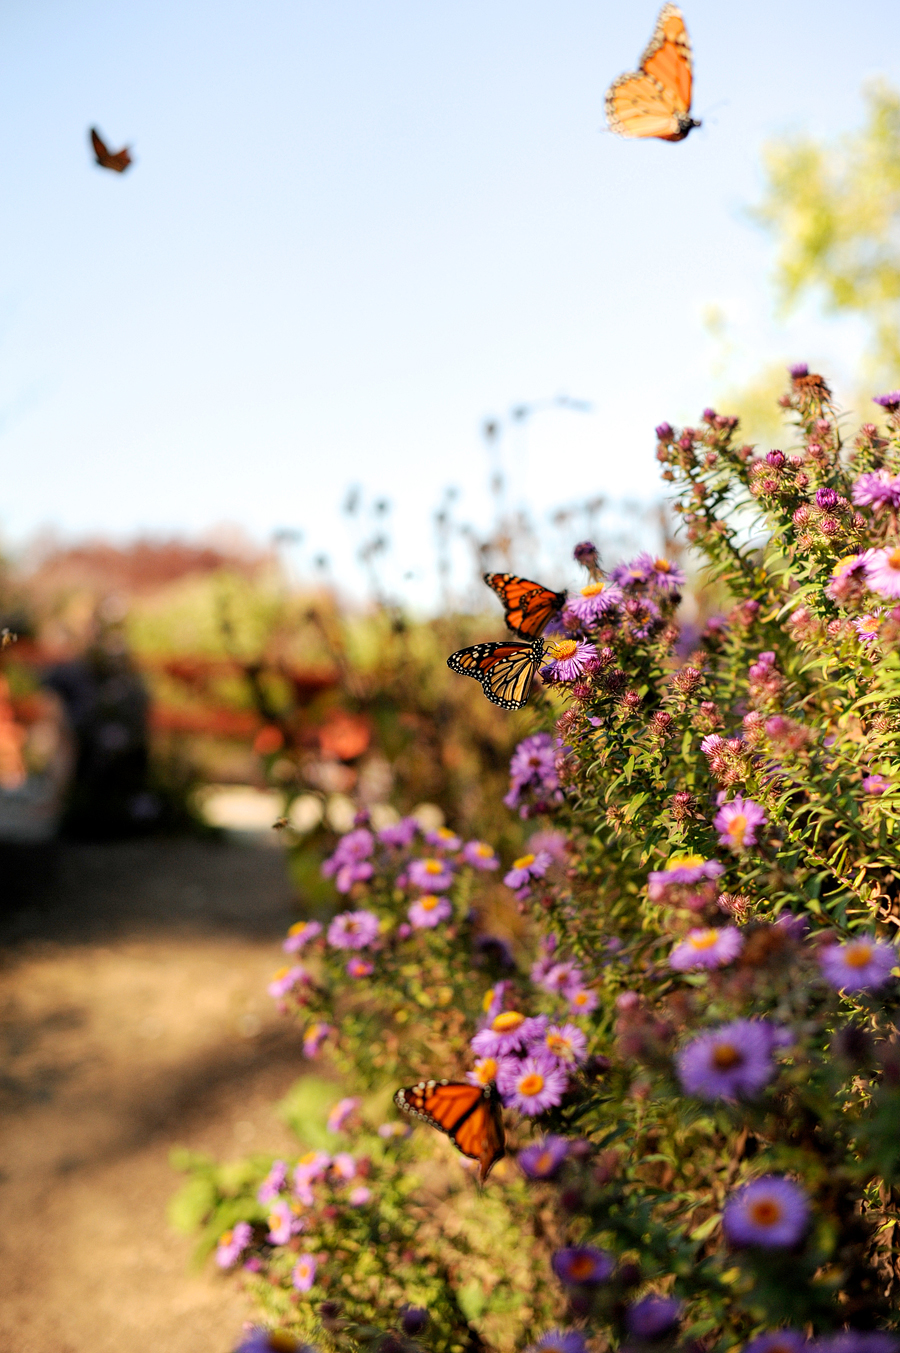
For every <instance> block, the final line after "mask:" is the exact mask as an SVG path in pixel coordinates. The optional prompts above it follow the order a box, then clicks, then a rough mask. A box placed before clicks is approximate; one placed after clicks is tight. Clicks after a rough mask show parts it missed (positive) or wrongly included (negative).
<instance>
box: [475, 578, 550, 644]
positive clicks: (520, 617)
mask: <svg viewBox="0 0 900 1353" xmlns="http://www.w3.org/2000/svg"><path fill="white" fill-rule="evenodd" d="M484 581H485V582H486V583H487V585H488V587H490V588H492V589H493V591H495V592H496V593H497V596H498V597H499V598H500V600H501V602H502V603H503V611H504V615H505V617H506V623H507V625H508V627H509V628H510V629H511V630H513V631H514V632H515V633H516V634H520V635H521V636H522V638H523V639H536V638H537V637H538V635H539V634H543V632H544V630H545V629H546V628H547V625H548V624H549V622H550V620H551V618H552V617H553V616H554V615H556V614H557V613H558V612H559V611H561V610H562V608H563V607H564V606H565V604H566V593H565V592H551V591H550V589H549V587H543V586H542V585H541V584H540V583H533V582H531V581H530V580H529V579H528V578H519V577H517V576H516V574H515V573H486V574H485V575H484Z"/></svg>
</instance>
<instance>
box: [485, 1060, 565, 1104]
mask: <svg viewBox="0 0 900 1353" xmlns="http://www.w3.org/2000/svg"><path fill="white" fill-rule="evenodd" d="M568 1086H569V1079H568V1076H567V1075H566V1073H565V1071H564V1070H563V1068H562V1067H561V1066H560V1064H559V1062H557V1061H556V1060H555V1059H554V1058H552V1057H545V1056H543V1055H542V1054H539V1055H538V1056H536V1057H534V1056H531V1057H525V1058H523V1060H522V1061H521V1062H519V1063H518V1064H517V1065H507V1064H504V1065H501V1067H500V1068H499V1071H498V1073H497V1088H498V1090H499V1091H500V1094H501V1095H502V1096H503V1102H504V1104H507V1105H508V1106H509V1107H510V1108H512V1109H518V1110H519V1112H520V1113H524V1114H528V1115H529V1117H534V1116H535V1115H536V1114H541V1113H544V1112H545V1111H546V1110H547V1109H552V1108H553V1107H554V1105H556V1104H561V1103H562V1098H563V1095H564V1094H565V1093H566V1090H567V1089H568Z"/></svg>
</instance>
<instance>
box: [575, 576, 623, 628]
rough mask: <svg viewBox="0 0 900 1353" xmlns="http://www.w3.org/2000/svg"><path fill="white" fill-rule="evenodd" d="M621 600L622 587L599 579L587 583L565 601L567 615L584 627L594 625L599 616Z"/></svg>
mask: <svg viewBox="0 0 900 1353" xmlns="http://www.w3.org/2000/svg"><path fill="white" fill-rule="evenodd" d="M621 601H622V589H621V587H617V586H616V584H615V583H611V582H606V581H604V580H603V579H599V580H598V581H597V582H591V583H588V585H587V587H582V589H581V591H580V592H579V593H578V594H577V595H576V596H574V597H569V600H568V601H567V602H566V612H567V614H568V615H571V616H574V618H575V619H576V620H578V621H580V622H581V624H582V625H584V626H585V627H586V628H588V629H590V628H591V626H593V625H596V624H597V622H598V620H599V619H600V617H601V616H603V615H606V613H607V612H608V611H611V610H612V609H613V608H614V607H616V606H618V605H620V603H621Z"/></svg>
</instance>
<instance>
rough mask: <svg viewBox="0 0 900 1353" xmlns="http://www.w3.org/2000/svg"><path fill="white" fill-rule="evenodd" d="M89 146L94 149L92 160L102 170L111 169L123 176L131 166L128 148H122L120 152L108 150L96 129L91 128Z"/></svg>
mask: <svg viewBox="0 0 900 1353" xmlns="http://www.w3.org/2000/svg"><path fill="white" fill-rule="evenodd" d="M91 145H92V146H93V147H94V158H95V160H96V161H97V164H99V165H100V167H101V168H102V169H112V170H113V172H114V173H116V174H124V173H125V170H126V169H127V168H128V166H129V165H130V164H131V153H130V151H129V149H128V147H127V146H123V147H122V149H121V150H110V148H109V146H108V145H107V144H106V142H105V141H104V140H103V137H102V136H101V135H100V133H99V132H98V131H97V128H96V127H92V128H91Z"/></svg>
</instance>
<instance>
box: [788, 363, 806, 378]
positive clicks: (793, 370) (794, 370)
mask: <svg viewBox="0 0 900 1353" xmlns="http://www.w3.org/2000/svg"><path fill="white" fill-rule="evenodd" d="M788 375H789V376H790V378H791V380H792V381H796V380H800V378H801V377H802V376H808V375H809V367H808V366H807V365H806V363H805V362H794V364H793V366H789V367H788Z"/></svg>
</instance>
